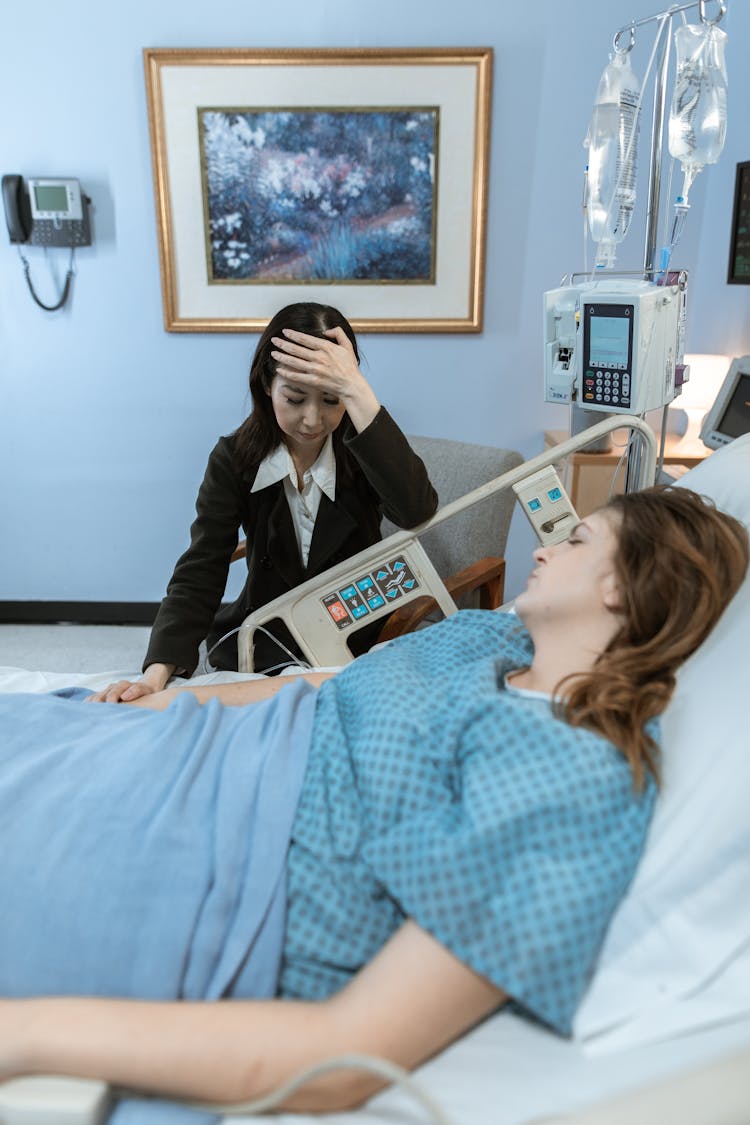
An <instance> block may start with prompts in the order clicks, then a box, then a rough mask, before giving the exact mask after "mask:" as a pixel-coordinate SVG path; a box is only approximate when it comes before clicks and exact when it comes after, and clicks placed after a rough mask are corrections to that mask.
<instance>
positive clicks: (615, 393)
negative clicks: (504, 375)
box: [544, 273, 687, 414]
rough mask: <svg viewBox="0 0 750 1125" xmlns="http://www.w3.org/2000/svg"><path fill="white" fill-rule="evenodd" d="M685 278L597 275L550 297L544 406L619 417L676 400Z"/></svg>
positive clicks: (547, 300)
mask: <svg viewBox="0 0 750 1125" xmlns="http://www.w3.org/2000/svg"><path fill="white" fill-rule="evenodd" d="M672 280H673V281H674V283H673V284H672V283H670V282H671V281H672ZM686 280H687V279H686V275H685V274H684V273H680V274H676V273H675V274H670V275H669V281H668V282H667V283H665V284H654V283H653V282H650V281H643V280H640V279H639V280H633V279H628V278H607V279H605V278H597V279H596V280H594V281H585V282H582V283H580V284H572V285H567V286H563V287H561V288H560V289H551V290H550V291H549V292H547V293H545V294H544V392H545V393H544V397H545V399H546V401H547V402H560V403H576V404H577V405H579V406H582V407H585V408H586V409H588V410H602V411H607V412H609V413H621V414H642V413H643V412H644V411H646V410H655V409H657V408H658V407H661V406H666V405H667V403H670V402H671V401H672V399H673V398H674V397H675V395H676V394H679V385H680V384H681V382H682V375H683V367H682V357H683V351H684V335H685V296H686ZM676 369H677V371H678V378H677V387H676V386H675V370H676Z"/></svg>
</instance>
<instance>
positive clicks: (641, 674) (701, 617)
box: [556, 487, 749, 788]
mask: <svg viewBox="0 0 750 1125" xmlns="http://www.w3.org/2000/svg"><path fill="white" fill-rule="evenodd" d="M602 510H603V512H604V513H605V514H611V515H612V517H613V520H612V522H613V524H614V526H615V528H616V535H617V547H616V551H615V573H616V576H617V580H618V586H619V590H620V597H621V612H622V626H621V628H620V629H619V631H618V632H617V634H616V635H615V636H614V637H613V639H612V641H611V642H610V644H609V645H608V646H607V648H606V649H605V651H604V652H603V653H602V654H601V656H599V658H598V659H597V661H596V663H595V664H594V667H593V668H592V670H591V671H590V672H589V673H587V674H585V675H581V676H571V677H566V679H565V680H563V681H562V683H561V684H560V685H558V689H557V692H556V694H558V695H559V696H560V698H561V699H562V708H563V714H564V716H565V718H566V719H567V721H568V722H569V723H571V724H572V725H573V726H586V727H589V728H592V729H593V730H595V731H598V732H599V733H600V734H602V735H604V737H605V738H607V739H609V740H610V741H611V742H612V743H614V745H615V746H618V747H619V748H620V749H621V750H622V752H623V753H624V755H625V757H626V758H627V759H628V762H629V763H630V767H631V769H632V771H633V781H634V785H635V787H636V788H641V787H642V785H643V782H644V776H645V773H646V772H647V771H648V772H650V773H651V774H652V775H653V776H654V777H655V778H656V779H657V780H658V776H659V773H658V747H657V744H656V742H655V740H654V738H653V737H652V736H651V735H650V734H649V733H648V731H647V730H645V729H644V725H645V724H646V723H648V721H649V719H652V718H654V717H655V716H656V715H659V714H660V713H661V712H662V711H663V710H664V708H665V707H666V705H667V703H668V702H669V699H670V697H671V695H672V692H673V691H674V687H675V673H676V671H677V669H678V668H679V666H680V665H681V664H682V663H683V662H684V661H685V660H687V658H688V657H689V656H690V655H691V654H692V653H693V652H695V650H696V649H697V648H698V646H699V645H701V644H702V643H703V641H704V640H705V639H706V637H707V636H708V634H709V633H710V632H711V630H712V629H713V627H714V625H715V624H716V622H717V621H718V620H719V618H720V617H721V615H722V613H723V612H724V610H725V608H726V607H727V605H728V604H729V602H730V601H731V599H732V597H733V596H734V594H735V593H736V592H737V590H738V589H739V587H740V585H741V584H742V581H743V579H744V577H745V574H746V572H747V567H748V553H749V552H748V533H747V530H746V528H745V526H744V524H742V523H740V522H739V520H736V519H734V518H733V517H732V516H728V515H726V514H725V513H723V512H719V511H718V510H717V509H716V508H715V507H714V505H713V503H712V501H710V500H709V499H707V498H706V497H703V496H699V495H698V494H697V493H695V492H691V491H690V490H689V489H687V488H672V487H656V488H648V489H645V490H644V491H642V492H631V493H627V494H626V495H624V496H616V497H614V499H613V500H611V501H610V503H609V504H608V505H607V506H606V508H604V509H602Z"/></svg>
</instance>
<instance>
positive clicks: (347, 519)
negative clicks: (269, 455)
mask: <svg viewBox="0 0 750 1125" xmlns="http://www.w3.org/2000/svg"><path fill="white" fill-rule="evenodd" d="M344 442H345V444H346V446H347V448H348V450H349V452H350V453H351V454H352V455H353V458H354V460H355V462H356V471H355V474H354V477H353V479H350V480H346V481H344V480H342V475H343V474H342V472H341V470H340V469H338V470H337V474H336V499H335V501H333V502H332V501H330V500H329V499H328V497H327V496H326V495H325V494H323V495H322V496H321V498H320V507H319V509H318V515H317V518H316V521H315V527H314V529H313V536H312V542H311V544H310V555H309V559H308V563H307V566H306V567H305V566H303V563H302V558H301V556H300V553H299V547H298V545H297V539H296V536H295V533H294V525H293V522H292V516H291V513H290V511H289V505H288V504H287V501H286V496H285V495H284V486H283V483H282V482H281V481H279V482H278V483H277V484H273V485H269V487H268V488H263V489H260V490H259V491H258V492H251V491H250V490H251V488H252V485H253V481H254V480H255V476H256V474H257V471H258V466H257V465H256V466H254V467H252V468H251V469H249V470H245V471H240V470H238V469H237V467H236V465H235V457H234V439H233V437H231V436H230V437H222V438H219V441H218V442H217V444H216V446H215V447H214V449H213V451H212V453H211V455H210V457H209V459H208V465H207V467H206V474H205V476H204V478H203V483H202V485H201V487H200V490H199V492H198V499H197V501H196V513H197V514H196V519H195V521H194V523H193V525H192V527H191V529H190V546H189V547H188V549H187V551H185V553H184V554H183V555H182V556H181V558H180V559H179V560H178V562H177V565H176V566H175V570H174V574H173V575H172V578H171V579H170V582H169V585H168V587H167V595H166V597H165V598H164V600H163V602H162V603H161V606H160V607H159V612H158V614H157V616H156V621H155V622H154V627H153V630H152V632H151V639H150V642H149V646H148V651H147V653H146V659H145V661H144V664H143V667H144V670H145V669H146V668H147V667H148V665H149V664H154V663H163V664H174V665H175V667H176V668H177V669H179V670H182V671H183V672H185V673H186V674H188V675H191V674H192V673H193V671H194V669H195V667H196V664H197V663H198V647H199V645H200V642H201V641H202V640H203V638H204V637H205V638H206V640H207V644H208V647H209V649H210V648H211V646H212V645H213V644H215V643H216V641H217V640H218V639H219V638H220V637H222V636H223V635H224V633H226V632H228V631H229V630H230V629H233V628H235V627H236V626H237V625H240V624H241V623H242V621H243V620H244V619H245V617H247V616H248V614H249V613H252V612H253V610H255V609H257V608H259V607H260V606H262V605H265V604H266V603H267V602H270V601H272V600H273V599H274V598H277V597H279V596H280V595H281V594H285V593H287V592H288V591H289V590H291V589H293V587H294V586H298V585H299V584H300V583H301V582H303V581H305V579H307V578H311V577H313V576H315V575H317V574H320V573H322V572H323V571H324V570H327V569H328V568H329V567H330V566H333V565H334V564H335V563H338V562H342V561H343V560H344V559H347V558H349V556H350V555H354V554H356V553H357V551H361V550H363V549H364V548H365V547H369V546H370V545H371V544H373V543H376V542H377V541H378V540H379V539H380V538H381V535H380V522H381V519H382V518H383V516H384V515H385V516H387V517H388V519H389V520H391V521H392V522H393V523H395V524H397V525H398V526H399V527H415V526H416V525H417V524H419V523H422V522H423V521H424V520H426V519H429V517H430V516H431V515H433V513H434V512H435V510H436V508H437V502H438V498H437V493H436V492H435V489H434V488H433V487H432V485H431V483H430V480H429V477H428V476H427V470H426V469H425V467H424V464H423V462H422V461H421V460H420V458H419V457H417V455H416V453H415V452H414V451H413V449H412V448H411V446H410V445H409V443H408V441H407V440H406V438H405V437H404V435H403V433H402V432H401V430H400V429H399V428H398V426H397V425H396V423H395V422H394V421H393V419H392V418H391V416H390V415H389V414H388V412H387V410H385V409H384V408H383V407H381V408H380V411H379V412H378V414H377V415H376V416H375V418H374V420H373V421H372V422H371V423H370V425H369V426H368V427H367V428H366V429H365V430H363V431H362V432H361V433H359V434H358V433H357V432H356V431H355V430H354V428H353V427H352V426H349V428H348V431H347V433H346V435H345V437H344ZM240 527H241V528H242V529H243V531H244V534H245V536H246V538H247V547H246V561H247V570H248V577H247V581H246V583H245V586H244V589H243V590H242V593H241V594H240V596H239V598H238V599H237V600H236V601H235V602H234V603H233V604H231V605H228V606H224V607H223V608H222V609H221V610H219V605H220V602H221V597H222V594H223V593H224V588H225V586H226V580H227V572H228V570H229V559H230V556H231V554H232V551H233V550H234V548H235V547H236V545H237V537H238V529H239V528H240ZM217 611H218V612H217ZM377 624H378V625H380V624H382V622H378V623H377ZM273 632H274V634H275V635H278V636H279V638H280V639H281V640H282V641H283V643H284V644H285V645H286V646H287V647H288V648H290V649H291V650H292V651H293V652H295V653H296V652H298V650H297V647H296V645H295V644H294V642H293V640H292V638H291V636H290V635H289V633H288V631H287V630H286V629H285V628H284V627H283V626H282V625H281V623H280V622H278V623H276V624H275V625H274V628H273ZM366 632H367V630H362V633H360V634H359V639H361V637H362V634H363V633H366ZM373 639H374V638H372V637H369V638H367V640H369V643H370V644H372V643H373ZM365 647H366V643H365ZM285 659H288V657H285V654H284V653H283V651H281V650H280V649H279V647H278V646H277V645H275V644H274V643H273V642H272V641H271V640H269V639H268V638H266V637H264V636H263V635H262V634H256V642H255V667H256V668H257V669H259V670H262V669H263V668H269V667H271V666H272V665H274V664H278V663H280V662H282V661H284V660H285ZM211 663H212V664H213V665H214V666H215V667H218V668H236V667H237V637H236V635H235V636H233V637H231V638H229V639H228V640H227V641H225V642H224V643H223V644H222V645H219V646H218V647H217V648H216V649H215V650H214V652H213V653H212V654H211Z"/></svg>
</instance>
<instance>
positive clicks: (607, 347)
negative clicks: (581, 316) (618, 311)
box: [589, 316, 631, 371]
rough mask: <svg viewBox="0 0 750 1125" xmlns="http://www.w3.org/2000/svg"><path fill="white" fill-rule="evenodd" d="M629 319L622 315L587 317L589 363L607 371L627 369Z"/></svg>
mask: <svg viewBox="0 0 750 1125" xmlns="http://www.w3.org/2000/svg"><path fill="white" fill-rule="evenodd" d="M630 325H631V321H630V320H627V319H626V318H625V317H622V316H592V317H590V318H589V363H590V365H591V367H596V368H601V369H602V370H607V371H627V369H628V350H629V344H630Z"/></svg>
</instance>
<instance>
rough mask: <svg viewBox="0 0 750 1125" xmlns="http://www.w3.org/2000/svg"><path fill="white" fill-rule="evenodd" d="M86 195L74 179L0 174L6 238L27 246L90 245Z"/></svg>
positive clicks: (71, 246)
mask: <svg viewBox="0 0 750 1125" xmlns="http://www.w3.org/2000/svg"><path fill="white" fill-rule="evenodd" d="M89 203H90V200H89V198H88V196H86V195H84V194H83V192H82V191H81V185H80V184H79V182H78V180H72V179H53V178H51V177H49V176H46V177H43V178H35V179H29V180H28V181H27V182H24V180H23V177H22V176H16V175H7V176H3V205H4V207H5V221H6V223H7V225H8V234H9V236H10V241H11V242H15V243H25V244H29V245H31V246H64V247H70V248H71V249H73V248H75V247H77V246H90V245H91V226H90V223H89V213H88V204H89Z"/></svg>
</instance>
